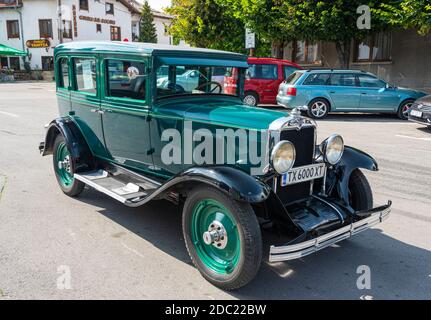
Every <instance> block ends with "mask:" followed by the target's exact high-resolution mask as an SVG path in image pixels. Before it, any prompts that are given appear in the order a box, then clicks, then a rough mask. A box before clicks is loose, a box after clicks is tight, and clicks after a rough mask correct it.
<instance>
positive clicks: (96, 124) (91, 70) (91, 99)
mask: <svg viewBox="0 0 431 320" xmlns="http://www.w3.org/2000/svg"><path fill="white" fill-rule="evenodd" d="M71 62H72V76H73V81H72V89H73V90H71V93H70V100H71V113H72V115H73V118H74V120H75V122H76V123H77V125H78V126H79V128H80V129H81V131H82V132H83V134H84V137H85V138H86V141H87V143H88V145H89V147H90V149H91V151H92V152H93V154H94V155H96V156H99V157H105V156H106V152H105V147H104V143H103V130H102V117H101V114H100V113H99V111H100V83H99V81H98V75H99V74H100V70H99V68H98V66H97V56H96V55H91V56H90V55H83V56H74V57H72V59H71Z"/></svg>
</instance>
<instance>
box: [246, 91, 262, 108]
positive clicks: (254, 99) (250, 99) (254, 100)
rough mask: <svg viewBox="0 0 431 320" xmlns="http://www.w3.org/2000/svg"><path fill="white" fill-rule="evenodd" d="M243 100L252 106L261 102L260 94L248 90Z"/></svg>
mask: <svg viewBox="0 0 431 320" xmlns="http://www.w3.org/2000/svg"><path fill="white" fill-rule="evenodd" d="M243 101H244V104H246V105H248V106H250V107H256V106H257V105H258V103H259V96H258V95H257V93H254V92H246V93H245V95H244V100H243Z"/></svg>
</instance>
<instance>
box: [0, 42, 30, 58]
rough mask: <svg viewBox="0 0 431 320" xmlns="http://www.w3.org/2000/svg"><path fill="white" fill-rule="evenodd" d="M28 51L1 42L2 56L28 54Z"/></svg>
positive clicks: (0, 50)
mask: <svg viewBox="0 0 431 320" xmlns="http://www.w3.org/2000/svg"><path fill="white" fill-rule="evenodd" d="M26 55H27V52H25V51H21V50H18V49H15V48H11V47H8V46H5V45H3V44H0V56H26Z"/></svg>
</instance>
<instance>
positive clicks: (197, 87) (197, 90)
mask: <svg viewBox="0 0 431 320" xmlns="http://www.w3.org/2000/svg"><path fill="white" fill-rule="evenodd" d="M233 69H235V68H232V67H210V66H181V65H162V66H160V67H159V68H158V69H157V71H156V74H157V80H156V81H157V98H166V97H171V96H180V95H190V94H192V95H199V94H211V95H220V94H223V95H232V96H238V95H239V93H238V88H237V87H236V86H235V89H234V90H232V88H231V86H228V85H226V83H225V82H226V81H225V78H226V77H230V78H231V77H233V76H234V77H236V78H235V79H230V78H229V80H230V81H232V80H233V81H234V82H235V83H236V82H237V80H238V79H237V78H238V76H239V72H233Z"/></svg>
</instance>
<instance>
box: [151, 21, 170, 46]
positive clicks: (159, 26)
mask: <svg viewBox="0 0 431 320" xmlns="http://www.w3.org/2000/svg"><path fill="white" fill-rule="evenodd" d="M170 23H171V19H169V18H162V17H157V16H154V24H155V26H156V30H157V43H161V44H172V37H171V36H170V35H168V34H165V25H167V26H169V25H170Z"/></svg>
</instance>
